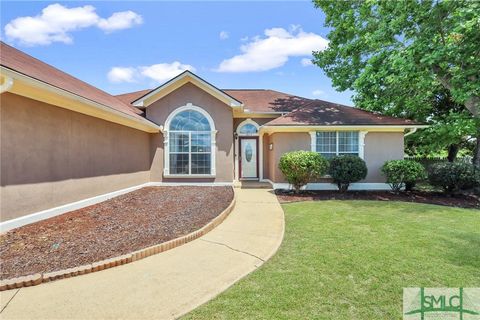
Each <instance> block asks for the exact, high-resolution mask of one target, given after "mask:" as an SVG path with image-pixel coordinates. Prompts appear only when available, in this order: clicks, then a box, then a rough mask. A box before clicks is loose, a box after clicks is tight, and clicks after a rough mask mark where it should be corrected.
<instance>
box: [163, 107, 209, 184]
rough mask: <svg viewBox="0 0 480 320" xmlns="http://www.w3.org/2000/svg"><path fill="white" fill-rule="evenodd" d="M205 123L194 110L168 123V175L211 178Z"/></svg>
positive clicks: (180, 114)
mask: <svg viewBox="0 0 480 320" xmlns="http://www.w3.org/2000/svg"><path fill="white" fill-rule="evenodd" d="M211 129H212V128H211V126H210V123H209V121H208V119H207V118H206V117H205V116H204V115H203V114H202V113H200V112H198V111H196V110H185V111H181V112H179V113H178V114H176V115H175V116H174V117H173V119H172V120H171V121H170V126H169V128H168V134H169V173H170V174H172V175H210V174H211V173H212V130H211Z"/></svg>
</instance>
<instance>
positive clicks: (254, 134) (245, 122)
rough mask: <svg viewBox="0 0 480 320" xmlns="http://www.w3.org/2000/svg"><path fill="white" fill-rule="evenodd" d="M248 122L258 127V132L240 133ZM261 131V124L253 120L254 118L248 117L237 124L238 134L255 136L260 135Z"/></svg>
mask: <svg viewBox="0 0 480 320" xmlns="http://www.w3.org/2000/svg"><path fill="white" fill-rule="evenodd" d="M246 124H251V125H253V126H254V127H255V128H257V132H256V133H250V134H242V133H240V130H241V129H242V127H243V126H244V125H246ZM259 131H260V126H259V125H258V123H256V122H255V121H253V120H252V119H246V120H244V121H242V122H240V123H239V124H238V126H237V135H239V136H245V137H248V136H252V137H255V136H258V132H259Z"/></svg>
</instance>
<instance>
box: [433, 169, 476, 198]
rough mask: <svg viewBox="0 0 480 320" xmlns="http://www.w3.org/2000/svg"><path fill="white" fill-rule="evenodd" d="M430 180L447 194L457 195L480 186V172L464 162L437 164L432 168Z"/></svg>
mask: <svg viewBox="0 0 480 320" xmlns="http://www.w3.org/2000/svg"><path fill="white" fill-rule="evenodd" d="M428 180H429V182H430V184H431V185H433V186H437V187H442V188H443V190H444V191H445V192H446V193H457V192H460V191H462V190H468V189H473V188H475V187H478V186H480V170H479V169H478V168H476V167H475V166H474V165H472V164H468V163H462V162H445V163H436V164H434V165H432V166H431V167H430V170H429V173H428Z"/></svg>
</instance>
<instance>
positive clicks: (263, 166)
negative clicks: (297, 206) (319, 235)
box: [0, 42, 420, 222]
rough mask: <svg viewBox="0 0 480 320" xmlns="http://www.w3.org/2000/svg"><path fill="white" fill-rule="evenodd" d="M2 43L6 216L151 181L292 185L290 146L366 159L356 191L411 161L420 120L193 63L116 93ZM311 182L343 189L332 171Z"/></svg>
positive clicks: (379, 183) (380, 185) (381, 183)
mask: <svg viewBox="0 0 480 320" xmlns="http://www.w3.org/2000/svg"><path fill="white" fill-rule="evenodd" d="M0 49H1V50H0V53H1V56H0V59H1V61H0V64H1V67H0V68H1V80H0V83H1V92H2V93H1V221H2V222H4V221H10V220H12V219H18V218H22V217H31V216H32V215H33V216H34V215H35V214H39V212H41V213H42V214H44V213H45V212H50V211H48V210H53V209H52V208H57V209H58V208H59V207H60V208H64V209H63V210H66V209H65V208H70V209H71V208H75V206H73V207H72V206H70V207H68V204H71V203H77V202H78V201H80V202H81V201H83V200H85V199H97V200H98V199H102V196H103V195H105V194H107V195H110V196H111V195H115V194H118V192H121V191H122V190H123V191H125V190H131V188H135V187H136V186H140V185H145V184H147V183H150V184H152V183H154V184H160V183H161V184H165V185H168V184H184V183H186V184H188V183H190V184H191V183H196V184H198V183H202V184H203V183H205V184H232V183H233V182H234V181H237V180H240V179H252V180H260V181H267V182H270V183H271V184H272V185H273V186H274V187H275V188H284V187H288V184H286V181H285V179H284V177H283V176H282V174H281V172H280V171H279V169H278V161H279V158H280V157H281V156H282V154H284V153H285V152H288V151H293V150H314V151H317V152H320V153H321V154H323V155H324V156H326V157H331V156H334V155H337V154H354V155H358V156H360V157H361V158H363V159H364V160H365V161H366V163H367V166H368V170H369V173H368V176H367V178H366V179H365V180H364V181H360V182H359V183H356V184H354V185H353V186H352V188H354V189H384V188H388V186H387V185H386V184H385V180H384V177H382V175H381V174H380V167H381V165H382V164H383V163H384V162H385V161H386V160H390V159H401V158H403V143H404V142H403V141H404V134H405V133H406V132H408V131H412V130H415V129H416V128H418V127H420V125H419V124H417V123H415V122H412V121H410V120H405V119H399V118H393V117H388V116H382V115H379V114H375V113H371V112H366V111H362V110H359V109H355V108H352V107H347V106H343V105H339V104H335V103H330V102H326V101H321V100H312V99H306V98H302V97H298V96H295V95H290V94H286V93H282V92H278V91H274V90H243V89H238V90H237V89H228V90H222V89H219V88H217V87H215V86H214V85H212V84H210V83H208V82H207V81H205V80H204V79H202V78H200V77H198V76H197V75H195V74H193V73H191V72H189V71H186V72H183V73H182V74H180V75H178V76H176V77H175V78H173V79H171V80H170V81H167V82H166V83H164V84H162V85H161V86H159V87H157V88H154V89H151V90H143V91H139V92H132V93H126V94H122V95H118V96H113V95H110V94H108V93H106V92H104V91H102V90H100V89H98V88H96V87H94V86H91V85H89V84H87V83H85V82H83V81H81V80H79V79H76V78H74V77H73V76H71V75H68V74H66V73H64V72H62V71H60V70H58V69H56V68H54V67H52V66H50V65H48V64H46V63H44V62H42V61H40V60H37V59H35V58H33V57H31V56H29V55H27V54H25V53H23V52H21V51H19V50H17V49H15V48H13V47H11V46H8V45H7V44H5V43H3V42H2V43H1V48H0ZM92 72H93V71H92ZM309 188H324V189H330V188H331V189H334V188H335V186H334V185H332V184H331V183H329V180H328V178H327V177H326V178H325V179H322V181H319V182H318V183H315V184H311V185H309ZM119 190H120V191H119ZM115 192H117V193H115ZM77 204H78V203H77ZM62 206H63V207H62ZM58 210H60V209H58ZM58 210H57V211H56V212H59V211H58Z"/></svg>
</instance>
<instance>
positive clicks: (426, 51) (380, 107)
mask: <svg viewBox="0 0 480 320" xmlns="http://www.w3.org/2000/svg"><path fill="white" fill-rule="evenodd" d="M314 4H315V6H316V7H318V8H321V9H322V10H323V12H324V13H325V15H326V18H325V24H326V26H327V27H331V28H332V29H331V31H330V32H329V34H328V39H329V40H330V43H329V47H328V48H327V49H326V50H324V51H319V52H315V53H314V63H315V64H316V65H318V66H320V67H321V68H322V69H323V70H324V71H325V73H326V74H327V75H328V76H329V77H330V78H331V79H332V83H333V85H334V86H335V87H336V88H337V89H338V90H341V91H343V90H347V89H350V90H354V92H355V95H354V97H353V100H354V102H355V105H356V106H358V107H360V108H363V109H367V110H371V111H377V112H382V113H384V114H390V115H394V116H403V117H407V118H412V119H415V120H417V121H422V122H428V123H429V124H432V125H433V126H432V128H431V129H429V130H428V131H427V132H426V133H425V136H424V137H423V139H425V141H436V144H435V145H432V144H430V145H429V144H427V143H425V144H424V145H423V146H424V147H425V148H426V149H428V147H429V146H430V147H447V146H449V145H451V144H455V143H457V144H458V143H460V144H461V143H464V142H465V141H466V138H467V137H469V136H472V135H473V136H480V125H478V122H476V120H475V118H478V117H480V45H478V44H479V43H480V32H478V30H480V1H466V0H435V1H433V0H427V1H420V0H404V1H390V0H368V1H358V0H355V1H354V0H346V1H330V0H315V1H314ZM452 125H453V126H455V129H454V130H450V131H448V127H451V126H452ZM445 132H448V135H447V136H444V134H445ZM422 135H423V134H421V135H419V136H422ZM438 136H442V137H444V138H445V139H437V137H438ZM425 137H426V138H425ZM477 152H478V151H477Z"/></svg>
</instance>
